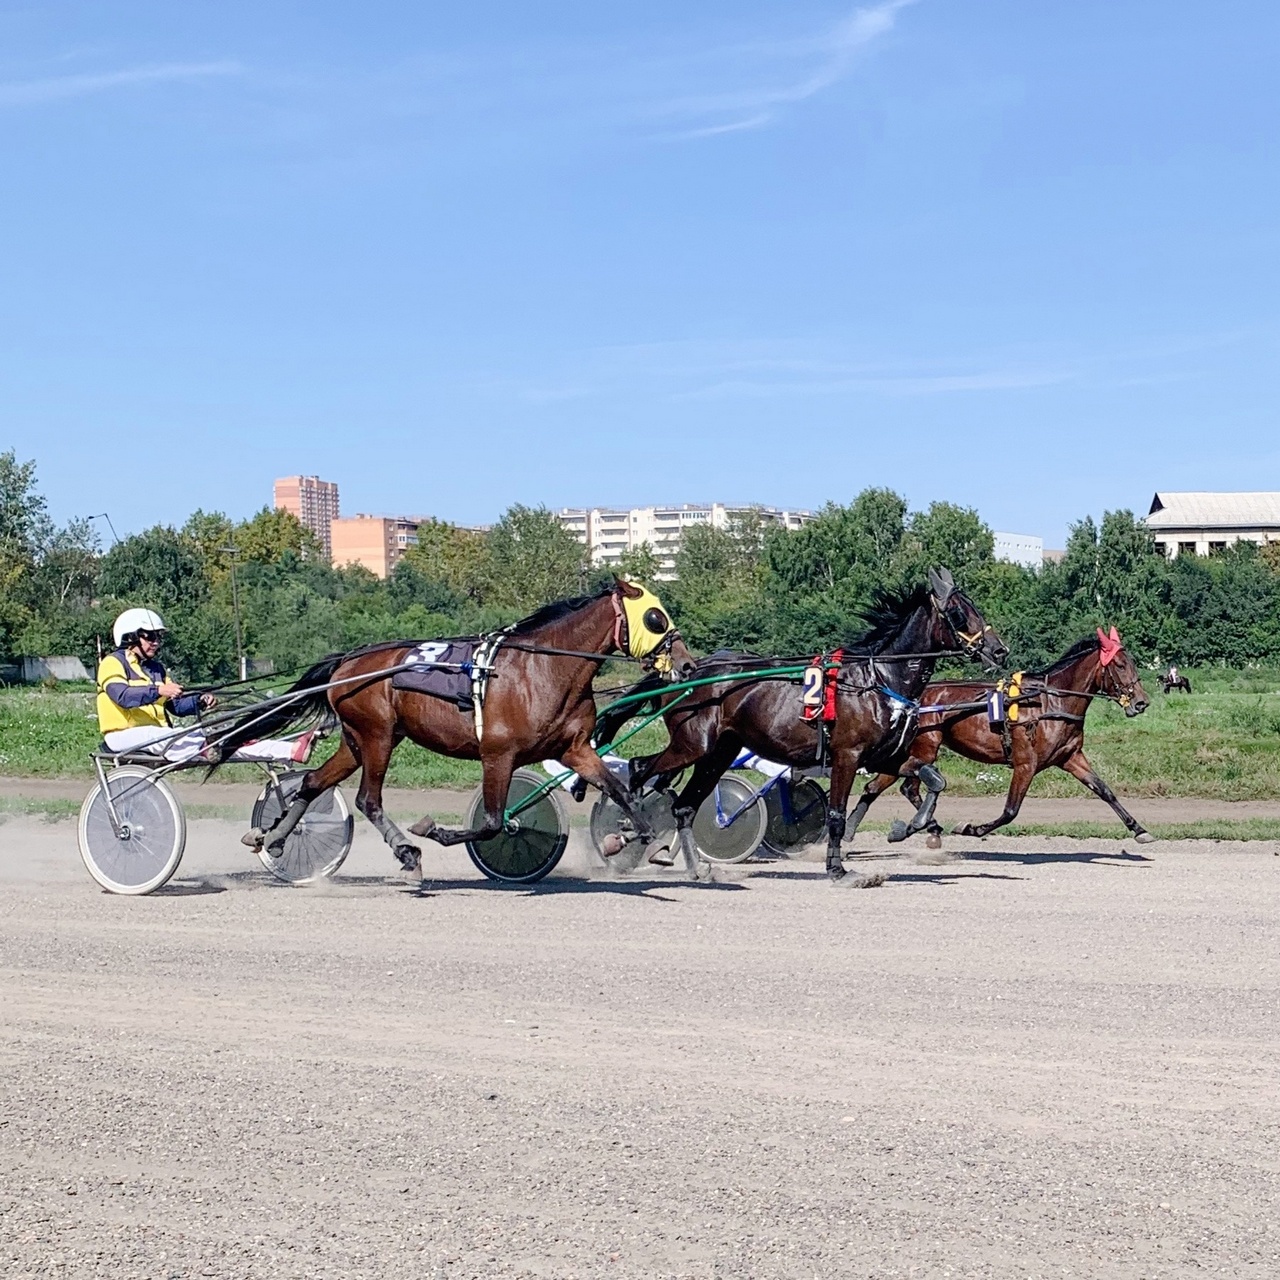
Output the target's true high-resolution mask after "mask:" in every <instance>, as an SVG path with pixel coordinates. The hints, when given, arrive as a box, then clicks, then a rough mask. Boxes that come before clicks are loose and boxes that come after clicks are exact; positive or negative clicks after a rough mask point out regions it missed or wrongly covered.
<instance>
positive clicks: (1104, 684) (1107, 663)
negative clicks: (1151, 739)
mask: <svg viewBox="0 0 1280 1280" xmlns="http://www.w3.org/2000/svg"><path fill="white" fill-rule="evenodd" d="M1094 679H1095V682H1096V684H1097V687H1098V691H1099V692H1100V693H1104V694H1106V696H1107V697H1108V698H1114V699H1115V701H1116V702H1117V703H1119V704H1120V707H1121V708H1122V709H1123V711H1124V713H1125V715H1127V716H1129V717H1130V718H1132V717H1133V716H1140V715H1141V714H1142V713H1143V712H1144V711H1145V710H1146V709H1147V707H1148V706H1149V705H1150V704H1149V702H1148V700H1147V691H1146V690H1145V689H1144V688H1143V687H1142V680H1141V678H1140V677H1139V675H1138V667H1137V664H1136V663H1135V662H1134V660H1133V659H1132V658H1131V657H1130V656H1129V651H1128V650H1127V649H1126V648H1125V647H1124V643H1123V641H1122V640H1121V639H1120V633H1119V632H1118V631H1117V630H1116V629H1115V627H1112V628H1111V630H1110V632H1106V631H1103V629H1102V628H1101V627H1099V628H1098V668H1097V675H1096V676H1095V677H1094Z"/></svg>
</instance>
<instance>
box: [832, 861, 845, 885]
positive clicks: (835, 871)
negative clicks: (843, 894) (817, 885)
mask: <svg viewBox="0 0 1280 1280" xmlns="http://www.w3.org/2000/svg"><path fill="white" fill-rule="evenodd" d="M848 874H849V873H848V872H847V871H846V870H845V869H844V868H843V867H842V866H841V865H840V864H839V863H838V862H837V863H835V864H828V866H827V879H828V880H829V881H830V882H831V883H832V884H839V883H840V881H841V880H843V879H844V878H845V876H847V875H848Z"/></svg>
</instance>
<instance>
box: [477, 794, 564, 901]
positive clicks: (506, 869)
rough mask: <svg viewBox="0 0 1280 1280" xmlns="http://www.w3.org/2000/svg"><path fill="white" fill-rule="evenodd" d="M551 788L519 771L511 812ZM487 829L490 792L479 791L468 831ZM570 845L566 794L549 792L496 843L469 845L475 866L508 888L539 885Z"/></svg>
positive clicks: (496, 838) (514, 820) (513, 821)
mask: <svg viewBox="0 0 1280 1280" xmlns="http://www.w3.org/2000/svg"><path fill="white" fill-rule="evenodd" d="M545 783H546V778H545V777H543V776H542V775H541V774H539V773H535V772H534V771H533V770H532V769H517V770H516V771H515V773H513V774H512V775H511V786H510V788H509V789H508V791H507V808H508V809H511V808H513V807H514V806H515V805H517V804H519V803H520V801H521V800H523V799H524V798H525V797H526V796H527V795H530V794H531V793H532V792H534V791H536V790H537V789H538V788H539V787H541V786H543V785H544V784H545ZM483 824H484V792H483V790H482V789H480V788H477V790H476V793H475V795H474V796H473V797H472V799H471V807H470V808H469V809H468V810H467V823H466V825H467V827H468V829H474V828H476V827H479V826H482V825H483ZM568 843H569V814H568V811H567V809H566V808H565V803H564V801H563V800H562V799H561V798H560V790H559V788H556V789H555V790H554V791H549V792H547V793H546V794H545V795H543V796H542V797H540V798H539V799H538V800H536V801H535V802H534V803H533V804H532V805H530V806H529V808H527V809H524V810H522V811H521V812H520V813H518V814H516V815H515V816H514V817H513V818H512V819H511V820H510V822H508V824H507V828H506V829H505V830H503V831H501V832H499V833H498V834H497V835H496V836H494V837H493V839H492V840H468V841H467V852H468V853H469V854H470V855H471V861H472V862H474V863H475V864H476V866H477V867H478V868H479V869H480V870H481V871H483V872H484V874H485V875H486V876H488V877H489V879H490V880H501V881H503V882H504V883H505V884H533V883H534V881H535V880H541V879H542V877H543V876H545V875H546V874H547V873H548V872H549V871H550V870H551V869H552V868H553V867H554V866H555V865H556V863H557V862H559V861H560V858H561V855H562V854H563V853H564V850H565V845H567V844H568Z"/></svg>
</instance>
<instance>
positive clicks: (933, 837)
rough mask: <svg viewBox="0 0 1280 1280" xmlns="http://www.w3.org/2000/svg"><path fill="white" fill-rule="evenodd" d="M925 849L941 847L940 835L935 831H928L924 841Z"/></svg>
mask: <svg viewBox="0 0 1280 1280" xmlns="http://www.w3.org/2000/svg"><path fill="white" fill-rule="evenodd" d="M924 847H925V848H926V849H941V848H942V837H941V836H940V835H939V834H938V833H937V832H936V831H930V832H929V838H928V839H927V840H926V841H925V842H924Z"/></svg>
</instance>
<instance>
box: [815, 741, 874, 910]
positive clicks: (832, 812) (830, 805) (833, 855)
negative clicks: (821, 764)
mask: <svg viewBox="0 0 1280 1280" xmlns="http://www.w3.org/2000/svg"><path fill="white" fill-rule="evenodd" d="M857 771H858V760H857V755H856V753H854V752H851V751H847V750H846V751H840V752H837V753H836V757H835V760H834V761H833V762H832V766H831V790H830V791H829V792H828V793H827V875H828V876H829V877H830V879H831V883H832V884H843V885H847V886H848V887H850V888H854V889H874V888H875V887H876V886H877V885H881V884H884V876H883V875H881V874H879V873H876V874H874V875H869V876H850V875H849V873H848V872H847V871H846V870H845V869H844V858H843V856H842V855H841V852H840V842H841V841H842V840H843V839H844V833H845V826H846V823H845V813H844V810H845V805H846V804H848V803H849V792H850V791H852V790H853V778H854V774H856V773H857Z"/></svg>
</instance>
